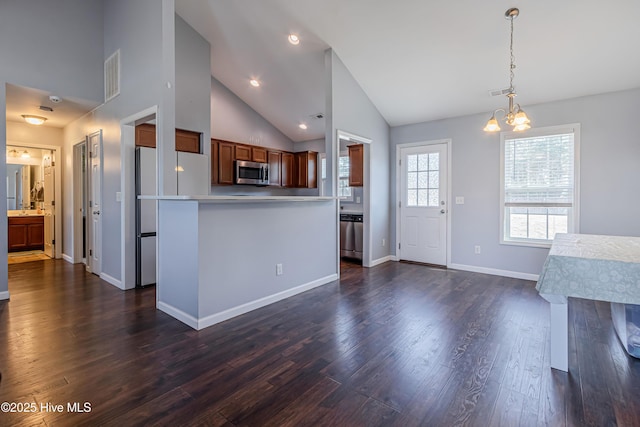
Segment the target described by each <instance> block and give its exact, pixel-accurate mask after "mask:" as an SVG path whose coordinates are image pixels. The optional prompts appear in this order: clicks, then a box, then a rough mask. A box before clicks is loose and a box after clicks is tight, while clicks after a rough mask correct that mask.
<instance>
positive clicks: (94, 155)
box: [87, 131, 102, 275]
mask: <svg viewBox="0 0 640 427" xmlns="http://www.w3.org/2000/svg"><path fill="white" fill-rule="evenodd" d="M101 149H102V131H99V132H95V133H92V134H91V135H89V155H90V158H89V181H90V183H89V215H88V217H89V218H90V225H89V230H88V232H89V244H88V247H89V262H88V263H87V268H88V269H89V271H91V272H92V273H94V274H97V275H100V273H101V271H102V219H101V212H100V210H101V209H102V163H101V162H102V160H101V159H102V156H101Z"/></svg>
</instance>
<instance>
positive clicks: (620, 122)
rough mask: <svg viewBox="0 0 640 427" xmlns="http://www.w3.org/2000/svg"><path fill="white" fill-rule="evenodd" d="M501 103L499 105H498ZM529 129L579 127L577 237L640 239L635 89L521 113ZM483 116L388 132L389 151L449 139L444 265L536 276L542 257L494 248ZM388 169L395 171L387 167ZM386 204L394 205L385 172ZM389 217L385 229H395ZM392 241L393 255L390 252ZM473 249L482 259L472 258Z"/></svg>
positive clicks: (639, 99)
mask: <svg viewBox="0 0 640 427" xmlns="http://www.w3.org/2000/svg"><path fill="white" fill-rule="evenodd" d="M505 103H506V99H505ZM523 108H524V109H525V110H526V111H527V114H529V117H531V120H532V122H533V123H532V124H533V126H534V127H536V128H539V127H545V126H555V125H563V124H569V123H580V124H581V141H580V143H581V156H580V169H581V174H580V232H582V233H591V234H618V235H630V236H640V221H638V218H640V193H638V191H637V186H638V182H640V167H638V164H639V163H638V159H640V144H639V143H638V136H637V130H636V125H635V116H636V115H637V112H638V111H640V89H636V90H631V91H624V92H615V93H609V94H602V95H594V96H587V97H581V98H576V99H570V100H563V101H557V102H551V103H545V104H539V105H532V106H523ZM489 115H490V112H487V113H486V114H477V115H473V116H465V117H457V118H452V119H446V120H438V121H434V122H427V123H419V124H413V125H406V126H399V127H394V128H392V129H391V144H392V147H391V157H392V159H391V165H395V164H396V159H395V154H396V153H395V151H396V150H395V145H396V144H401V143H407V142H418V141H429V140H436V139H442V138H451V139H452V156H453V159H452V169H453V170H452V171H451V172H452V182H451V183H450V184H451V185H452V195H453V197H454V199H455V196H464V198H465V204H464V205H455V204H454V205H452V206H450V213H451V215H450V219H451V221H452V224H451V233H452V236H451V243H452V245H451V246H452V248H451V249H452V251H451V262H452V263H454V264H461V265H466V266H474V267H482V268H489V269H498V270H506V271H511V272H517V273H527V274H538V273H539V272H540V269H541V268H542V264H543V262H544V259H545V257H546V255H547V253H548V250H546V249H539V248H526V247H519V246H510V245H500V244H499V239H500V234H499V230H500V210H499V209H500V206H499V199H500V187H499V186H500V153H499V151H500V135H499V134H487V133H485V132H483V131H482V128H483V127H484V124H485V123H486V121H487V120H488V117H489ZM394 168H395V166H394ZM392 172H393V173H392V174H391V178H392V186H391V189H392V197H391V199H392V201H395V199H396V183H395V169H393V170H392ZM395 213H396V212H395V209H392V210H391V221H392V223H395V220H396V215H395ZM396 241H397V239H396V236H393V239H392V243H393V245H394V246H393V247H394V248H395V247H396ZM475 245H481V247H482V253H481V254H480V255H475V254H474V246H475Z"/></svg>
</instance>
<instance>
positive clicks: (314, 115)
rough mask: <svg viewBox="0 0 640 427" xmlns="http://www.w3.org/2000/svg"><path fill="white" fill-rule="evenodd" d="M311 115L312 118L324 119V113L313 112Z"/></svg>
mask: <svg viewBox="0 0 640 427" xmlns="http://www.w3.org/2000/svg"><path fill="white" fill-rule="evenodd" d="M309 117H311V118H312V119H324V114H322V113H317V114H312V115H310V116H309Z"/></svg>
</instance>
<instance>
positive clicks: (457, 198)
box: [456, 196, 464, 205]
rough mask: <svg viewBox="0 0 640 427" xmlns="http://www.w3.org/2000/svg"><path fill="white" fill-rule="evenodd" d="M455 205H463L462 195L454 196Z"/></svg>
mask: <svg viewBox="0 0 640 427" xmlns="http://www.w3.org/2000/svg"><path fill="white" fill-rule="evenodd" d="M456 205H464V196H456Z"/></svg>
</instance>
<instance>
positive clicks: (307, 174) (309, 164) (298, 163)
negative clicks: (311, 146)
mask: <svg viewBox="0 0 640 427" xmlns="http://www.w3.org/2000/svg"><path fill="white" fill-rule="evenodd" d="M317 167H318V153H316V152H315V151H301V152H298V153H295V169H296V187H298V188H317V187H318V178H317V174H318V173H317V170H318V169H317Z"/></svg>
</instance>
